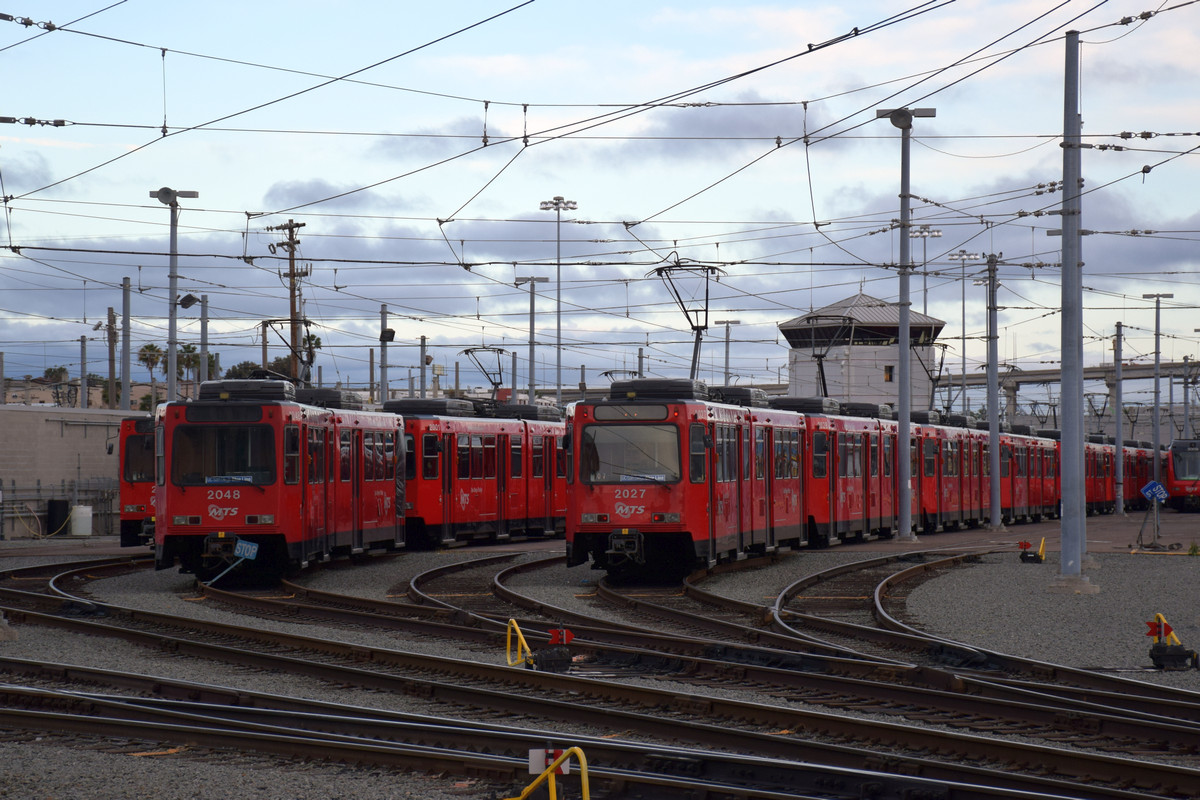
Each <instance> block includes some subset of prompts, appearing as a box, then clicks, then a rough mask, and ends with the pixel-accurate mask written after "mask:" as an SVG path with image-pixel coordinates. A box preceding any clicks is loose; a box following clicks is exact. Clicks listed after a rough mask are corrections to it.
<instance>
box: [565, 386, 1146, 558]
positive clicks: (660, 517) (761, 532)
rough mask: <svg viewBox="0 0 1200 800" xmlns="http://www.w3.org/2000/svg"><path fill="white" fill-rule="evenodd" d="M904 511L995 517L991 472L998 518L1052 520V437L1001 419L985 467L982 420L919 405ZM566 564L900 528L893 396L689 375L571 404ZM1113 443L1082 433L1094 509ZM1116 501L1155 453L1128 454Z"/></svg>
mask: <svg viewBox="0 0 1200 800" xmlns="http://www.w3.org/2000/svg"><path fill="white" fill-rule="evenodd" d="M911 419H912V424H911V426H910V442H909V448H908V450H909V456H908V457H909V458H910V459H911V464H912V472H911V476H912V491H911V502H912V521H913V528H914V530H915V531H918V532H921V533H936V532H939V531H943V530H947V529H957V528H964V527H977V526H979V525H980V524H985V523H987V522H989V521H990V518H991V513H990V502H991V485H992V484H991V481H992V480H993V479H994V480H997V481H999V484H1000V486H999V489H1000V502H1001V509H1000V511H1001V514H1000V516H1001V519H1002V520H1003V521H1004V522H1006V523H1013V522H1035V521H1038V520H1041V519H1046V518H1053V517H1056V516H1058V514H1059V513H1060V505H1061V478H1060V465H1061V461H1062V458H1061V441H1060V438H1059V436H1058V432H1057V431H1038V432H1037V434H1036V435H1035V434H1034V433H1033V431H1032V430H1030V429H1028V428H1026V427H1018V426H1012V427H1011V428H1010V427H1009V426H1008V425H1004V426H1003V427H1002V431H1001V434H1000V438H999V449H1000V453H999V456H1000V457H999V462H1000V469H999V475H996V476H992V475H990V442H989V436H988V431H987V429H986V423H982V422H980V421H975V422H974V424H970V423H971V421H970V420H968V419H967V418H966V417H965V416H957V415H949V416H948V417H947V418H946V420H945V422H943V419H942V417H941V415H940V414H939V413H938V412H936V411H915V412H913V414H912V418H911ZM565 442H566V445H567V447H568V448H569V452H568V470H567V490H568V491H567V496H568V501H567V526H566V552H567V564H568V566H575V565H578V564H583V563H586V562H588V561H589V560H590V561H591V562H592V566H593V568H594V569H603V570H607V571H608V572H609V573H610V574H627V575H630V576H635V577H643V576H668V575H670V576H678V575H681V574H686V573H688V572H690V571H692V570H694V569H698V568H704V567H706V566H711V565H713V564H716V563H717V562H720V561H729V560H736V559H740V558H744V557H747V556H751V555H756V554H765V553H770V552H773V551H775V550H777V549H779V548H800V547H830V546H833V545H837V544H841V543H843V542H851V541H861V540H867V539H871V538H874V537H891V536H893V535H895V533H896V531H897V528H898V521H899V507H898V496H899V493H898V486H897V469H896V458H898V457H902V456H901V455H900V453H899V452H898V451H899V450H900V448H899V443H898V442H897V424H896V421H895V420H894V419H892V418H891V414H890V409H889V408H888V407H887V406H875V405H872V404H867V403H846V404H840V403H838V402H837V401H833V400H830V399H828V398H796V397H775V398H770V399H769V400H768V398H766V396H765V395H763V393H762V392H761V391H760V390H757V389H750V388H737V387H734V388H728V387H727V388H723V389H714V390H712V391H711V392H710V391H709V389H708V387H706V386H705V385H704V384H703V383H701V382H698V381H693V380H673V379H651V380H645V379H639V380H631V381H618V382H616V383H614V384H613V385H612V387H611V388H610V392H609V395H608V397H605V398H601V399H589V400H584V401H581V402H579V403H577V404H576V405H575V406H574V409H573V412H572V414H571V415H570V418H569V420H568V422H567V431H566V437H565ZM1114 453H1115V447H1114V446H1113V444H1112V442H1110V441H1103V440H1102V441H1088V442H1087V443H1085V453H1084V460H1085V487H1084V488H1085V493H1086V504H1087V511H1088V513H1108V512H1111V511H1112V510H1113V509H1114V508H1115V505H1116V493H1115V468H1114V464H1115V457H1114ZM1123 458H1124V462H1123V463H1124V465H1125V470H1126V478H1125V491H1124V497H1125V499H1126V501H1127V507H1132V506H1134V505H1135V503H1136V501H1137V499H1141V498H1140V496H1139V497H1138V498H1135V497H1134V493H1136V491H1137V489H1136V488H1132V486H1131V485H1132V484H1133V483H1135V482H1137V481H1139V480H1141V479H1142V477H1144V474H1145V472H1146V468H1147V466H1148V465H1151V464H1152V463H1153V462H1152V454H1151V453H1150V451H1149V450H1147V449H1145V448H1143V447H1126V448H1125V449H1124V454H1123Z"/></svg>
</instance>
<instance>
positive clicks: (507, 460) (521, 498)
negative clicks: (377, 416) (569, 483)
mask: <svg viewBox="0 0 1200 800" xmlns="http://www.w3.org/2000/svg"><path fill="white" fill-rule="evenodd" d="M383 407H384V410H386V411H393V412H395V413H397V414H400V415H402V416H403V418H404V436H405V453H406V455H405V462H404V478H405V482H406V485H407V488H406V504H405V505H406V507H405V531H406V540H407V543H408V547H409V549H434V548H438V547H454V546H457V545H464V544H470V543H472V542H504V541H509V540H510V539H514V538H531V537H534V538H540V537H552V536H557V535H561V534H562V533H563V530H564V526H565V520H566V459H565V456H564V453H563V452H562V451H561V449H560V448H559V443H560V441H561V439H562V436H563V433H564V431H565V429H566V424H565V423H564V422H563V421H562V415H561V413H560V412H559V410H558V409H557V408H553V407H549V406H536V405H505V404H500V405H493V404H490V403H482V404H477V403H475V402H473V401H471V400H467V399H463V398H400V399H397V400H388V401H387V402H385V403H384V404H383Z"/></svg>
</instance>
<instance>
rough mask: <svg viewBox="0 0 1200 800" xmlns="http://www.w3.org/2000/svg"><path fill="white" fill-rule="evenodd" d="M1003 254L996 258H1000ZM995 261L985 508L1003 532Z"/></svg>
mask: <svg viewBox="0 0 1200 800" xmlns="http://www.w3.org/2000/svg"><path fill="white" fill-rule="evenodd" d="M1003 255H1004V254H1003V253H1001V254H1000V256H1001V257H1003ZM996 264H997V257H996V255H994V254H989V255H988V257H987V313H988V329H987V337H988V343H987V351H988V359H987V395H988V396H987V417H988V472H989V473H990V475H991V480H990V481H989V482H988V484H989V485H988V490H989V491H988V504H989V505H990V506H991V509H990V510H991V519H990V524H989V528H990V529H991V530H993V531H999V530H1003V529H1004V513H1003V508H1002V507H1001V502H1002V501H1001V499H1000V363H999V362H1000V327H999V324H998V320H997V312H998V307H997V305H996Z"/></svg>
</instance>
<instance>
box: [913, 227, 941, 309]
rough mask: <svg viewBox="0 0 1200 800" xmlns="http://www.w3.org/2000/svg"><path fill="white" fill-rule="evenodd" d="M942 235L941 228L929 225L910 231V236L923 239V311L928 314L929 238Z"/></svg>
mask: <svg viewBox="0 0 1200 800" xmlns="http://www.w3.org/2000/svg"><path fill="white" fill-rule="evenodd" d="M941 235H942V232H941V231H940V230H938V229H937V228H931V227H929V226H928V225H922V226H921V227H919V228H913V229H911V230H910V231H909V232H908V238H910V239H920V240H921V247H922V258H921V295H922V298H921V313H922V314H924V315H926V316H929V240H930V239H936V238H938V237H939V236H941Z"/></svg>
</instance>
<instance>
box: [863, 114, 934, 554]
mask: <svg viewBox="0 0 1200 800" xmlns="http://www.w3.org/2000/svg"><path fill="white" fill-rule="evenodd" d="M936 115H937V111H936V110H935V109H932V108H893V109H877V110H876V111H875V117H876V119H881V118H884V117H886V118H887V119H888V121H890V122H891V123H892V125H894V126H895V127H897V128H899V129H900V300H899V306H900V324H899V330H898V335H897V338H898V339H899V341H898V342H897V346H898V347H899V350H900V356H899V359H898V362H899V363H898V366H899V370H898V372H899V375H898V378H899V382H900V388H899V403H898V405H899V409H898V412H899V413H898V414H897V424H896V433H897V438H898V439H899V444H898V452H897V453H896V476H897V481H898V484H899V491H898V493H897V502H898V503H899V505H900V509H899V511H900V514H899V528H900V539H901V540H907V541H912V540H913V539H915V538H916V537H915V536H914V535H913V530H912V457H911V452H912V443H911V438H912V436H911V434H910V425H911V421H912V377H911V372H912V341H911V339H912V337H911V334H910V332H909V317H910V313H911V309H910V305H911V300H910V296H909V275H910V273H911V271H912V253H911V247H910V242H909V236H908V229H909V218H910V210H909V209H910V207H911V204H912V194H911V192H910V191H909V176H910V173H911V169H910V157H909V150H910V144H909V140H910V139H911V138H912V122H913V117H933V116H936Z"/></svg>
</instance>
